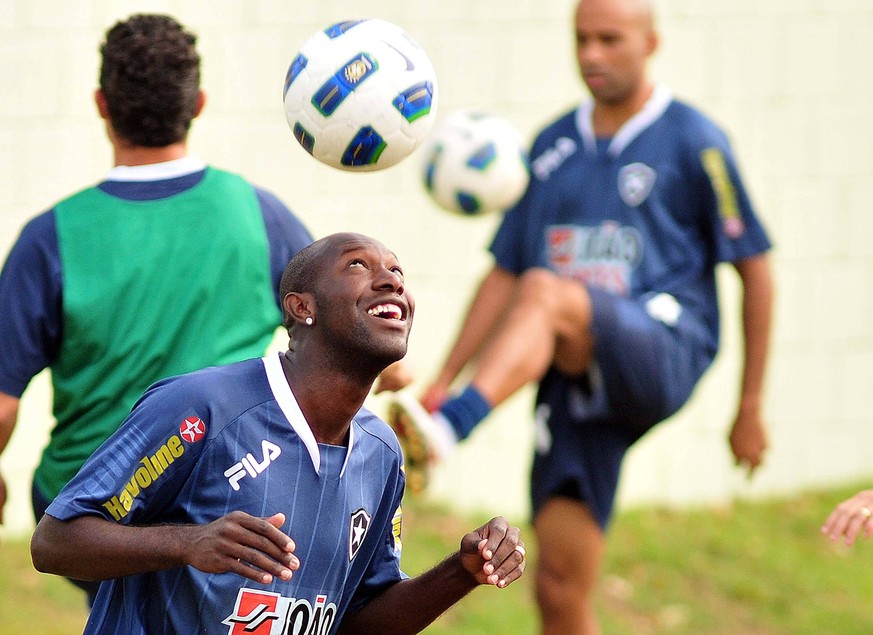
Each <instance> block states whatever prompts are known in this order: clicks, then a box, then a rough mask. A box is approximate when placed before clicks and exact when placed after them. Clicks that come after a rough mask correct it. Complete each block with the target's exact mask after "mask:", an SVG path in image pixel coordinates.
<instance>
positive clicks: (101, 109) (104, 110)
mask: <svg viewBox="0 0 873 635" xmlns="http://www.w3.org/2000/svg"><path fill="white" fill-rule="evenodd" d="M94 103H95V104H97V113H98V114H99V115H100V118H101V119H107V120H108V119H109V106H107V105H106V95H104V94H103V89H102V88H98V89H97V90H95V91H94Z"/></svg>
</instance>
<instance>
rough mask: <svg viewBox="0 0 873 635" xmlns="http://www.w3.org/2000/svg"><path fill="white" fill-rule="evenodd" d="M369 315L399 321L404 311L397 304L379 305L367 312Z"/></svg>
mask: <svg viewBox="0 0 873 635" xmlns="http://www.w3.org/2000/svg"><path fill="white" fill-rule="evenodd" d="M367 313H369V314H370V315H375V316H376V317H382V318H390V319H394V320H399V319H401V318H402V317H403V311H401V310H400V307H399V306H397V305H396V304H378V305H376V306H374V307H373V308H372V309H370V310H369V311H367Z"/></svg>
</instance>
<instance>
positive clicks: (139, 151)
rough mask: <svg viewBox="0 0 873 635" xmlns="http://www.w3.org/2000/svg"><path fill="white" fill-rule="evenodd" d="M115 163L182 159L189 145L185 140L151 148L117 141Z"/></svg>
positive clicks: (132, 164) (126, 163)
mask: <svg viewBox="0 0 873 635" xmlns="http://www.w3.org/2000/svg"><path fill="white" fill-rule="evenodd" d="M113 150H114V160H115V165H116V166H118V165H127V166H135V165H151V164H152V163H164V162H165V161H174V160H175V159H181V158H183V157H185V156H187V154H188V145H187V143H185V142H184V141H180V142H178V143H172V144H170V145H168V146H161V147H158V148H150V147H146V146H137V145H133V144H128V143H122V142H116V143H114V144H113Z"/></svg>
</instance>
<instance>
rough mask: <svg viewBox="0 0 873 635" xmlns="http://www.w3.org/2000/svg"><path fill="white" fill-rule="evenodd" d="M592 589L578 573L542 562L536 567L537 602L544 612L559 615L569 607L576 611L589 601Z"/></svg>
mask: <svg viewBox="0 0 873 635" xmlns="http://www.w3.org/2000/svg"><path fill="white" fill-rule="evenodd" d="M592 591H593V589H592V586H591V585H589V584H586V582H585V577H584V576H581V575H579V574H578V573H574V572H572V571H569V570H561V569H560V568H556V567H550V566H548V565H545V566H543V565H542V564H541V565H540V566H539V567H538V568H537V573H536V597H537V604H538V605H539V606H540V609H541V610H542V611H544V612H548V613H550V614H553V615H560V614H562V613H563V612H565V611H567V610H570V609H571V607H572V610H573V611H578V610H580V609H582V607H585V606H586V605H587V604H588V603H589V602H590V600H591V594H592Z"/></svg>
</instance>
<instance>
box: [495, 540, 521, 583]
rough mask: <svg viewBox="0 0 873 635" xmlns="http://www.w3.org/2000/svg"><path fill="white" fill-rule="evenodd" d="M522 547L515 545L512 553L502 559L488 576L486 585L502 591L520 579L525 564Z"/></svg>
mask: <svg viewBox="0 0 873 635" xmlns="http://www.w3.org/2000/svg"><path fill="white" fill-rule="evenodd" d="M526 558H527V556H526V553H525V548H524V545H522V544H517V545H516V546H515V548H514V549H513V550H512V552H511V553H510V554H509V555H508V556H507V557H506V558H504V559H503V561H502V562H501V563H500V566H499V567H497V569H495V571H494V573H493V574H491V575H490V576H488V579H487V581H488V583H490V584H493V585H494V586H496V587H497V588H500V589H503V588H505V587H506V586H507V585H509V584H511V583H512V582H513V581H515V580H517V579H518V578H520V577H521V575H522V573H523V572H524V567H525V563H526V562H527V559H526Z"/></svg>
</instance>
